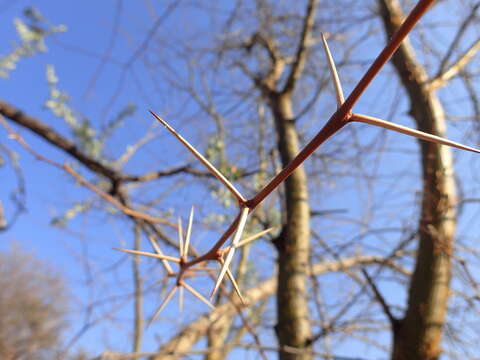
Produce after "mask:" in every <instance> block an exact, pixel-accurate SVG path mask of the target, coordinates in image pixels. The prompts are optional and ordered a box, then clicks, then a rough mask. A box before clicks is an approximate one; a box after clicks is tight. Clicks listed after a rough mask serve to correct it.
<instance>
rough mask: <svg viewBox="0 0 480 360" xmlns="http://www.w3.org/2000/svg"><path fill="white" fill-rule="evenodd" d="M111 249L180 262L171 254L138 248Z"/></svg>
mask: <svg viewBox="0 0 480 360" xmlns="http://www.w3.org/2000/svg"><path fill="white" fill-rule="evenodd" d="M113 250H117V251H121V252H125V253H128V254H134V255H142V256H148V257H153V258H156V259H162V260H168V261H173V262H176V263H179V262H180V259H178V258H176V257H173V256H168V255H159V254H153V253H149V252H145V251H138V250H129V249H117V248H113Z"/></svg>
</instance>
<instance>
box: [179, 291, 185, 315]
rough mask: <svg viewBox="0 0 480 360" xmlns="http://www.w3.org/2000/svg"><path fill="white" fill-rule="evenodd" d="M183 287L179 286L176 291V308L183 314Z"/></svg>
mask: <svg viewBox="0 0 480 360" xmlns="http://www.w3.org/2000/svg"><path fill="white" fill-rule="evenodd" d="M183 292H184V290H183V286H180V287H179V289H178V307H179V309H180V312H183Z"/></svg>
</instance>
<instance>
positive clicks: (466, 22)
mask: <svg viewBox="0 0 480 360" xmlns="http://www.w3.org/2000/svg"><path fill="white" fill-rule="evenodd" d="M479 7H480V2H478V3H476V4H475V5H474V6H473V7H472V9H471V11H470V14H469V15H468V16H467V17H466V19H465V20H464V21H463V22H462V24H461V25H460V27H459V28H458V31H457V33H456V34H455V37H454V38H453V41H452V42H451V44H450V46H449V48H448V50H447V52H446V53H445V56H444V57H443V59H442V61H441V62H440V66H439V68H438V71H437V75H435V78H438V77H439V76H440V74H442V73H444V72H445V68H446V66H447V63H448V60H449V59H450V57H451V56H452V54H453V51H454V50H455V49H456V48H457V46H458V44H459V43H460V39H461V38H462V36H463V34H464V33H465V31H466V30H467V27H468V26H469V25H470V23H471V22H472V21H473V20H475V19H476V17H477V10H478V8H479Z"/></svg>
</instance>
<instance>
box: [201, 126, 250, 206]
mask: <svg viewBox="0 0 480 360" xmlns="http://www.w3.org/2000/svg"><path fill="white" fill-rule="evenodd" d="M205 157H206V158H207V160H208V161H210V162H211V163H212V164H214V165H215V167H216V168H217V169H218V170H220V172H221V173H222V174H223V175H224V176H225V177H226V178H227V179H228V180H230V181H235V180H237V179H238V178H239V177H240V176H241V175H242V171H241V170H240V169H239V168H238V167H237V166H235V165H230V164H229V163H228V161H227V159H226V157H225V143H224V141H223V139H222V138H221V137H220V136H218V135H214V136H211V137H210V138H209V140H208V144H207V148H206V149H205ZM212 195H213V196H214V197H216V198H217V199H218V200H219V202H220V204H221V205H222V206H224V207H225V208H228V207H230V206H231V205H232V202H235V201H236V199H235V197H234V196H233V195H232V193H231V192H230V191H229V190H228V189H226V188H225V187H224V186H223V185H221V184H217V183H215V184H214V185H212Z"/></svg>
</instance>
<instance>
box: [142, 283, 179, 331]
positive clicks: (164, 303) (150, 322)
mask: <svg viewBox="0 0 480 360" xmlns="http://www.w3.org/2000/svg"><path fill="white" fill-rule="evenodd" d="M177 289H178V286H176V285H175V286H174V287H173V288H172V290H170V292H169V293H168V294H167V296H166V297H165V299H163V301H162V303H161V304H160V306H159V307H158V309H157V311H155V314H153V316H152V318H151V319H150V321H149V322H148V325H147V327H149V326H150V325H151V324H152V323H153V322H154V321H155V319H156V318H157V317H158V315H160V313H161V312H162V310H163V308H164V307H165V306H167V304H168V302H169V301H170V299H171V298H172V297H173V295H175V292H176V291H177Z"/></svg>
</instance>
